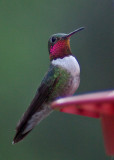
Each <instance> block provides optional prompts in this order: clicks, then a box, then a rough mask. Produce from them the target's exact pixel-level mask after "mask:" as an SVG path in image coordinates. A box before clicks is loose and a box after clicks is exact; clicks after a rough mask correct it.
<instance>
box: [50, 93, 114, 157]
mask: <svg viewBox="0 0 114 160" xmlns="http://www.w3.org/2000/svg"><path fill="white" fill-rule="evenodd" d="M52 108H53V109H55V110H59V111H60V112H65V113H70V114H76V115H82V116H88V117H93V118H100V119H101V125H102V130H103V136H104V144H105V148H106V153H107V154H108V155H114V90H112V91H105V92H97V93H91V94H84V95H78V96H72V97H68V98H63V99H59V100H57V101H55V102H53V103H52Z"/></svg>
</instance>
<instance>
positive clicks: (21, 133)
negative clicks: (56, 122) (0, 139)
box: [13, 106, 52, 144]
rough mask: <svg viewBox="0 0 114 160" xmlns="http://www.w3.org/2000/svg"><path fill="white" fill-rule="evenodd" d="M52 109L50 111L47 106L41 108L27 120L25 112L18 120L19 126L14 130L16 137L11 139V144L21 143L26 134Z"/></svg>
mask: <svg viewBox="0 0 114 160" xmlns="http://www.w3.org/2000/svg"><path fill="white" fill-rule="evenodd" d="M51 111H52V109H50V108H49V107H47V106H43V107H42V109H41V110H40V111H38V112H36V113H34V114H33V115H32V116H31V117H30V118H29V119H28V117H27V116H25V115H26V112H25V114H24V116H23V117H22V120H20V122H19V125H18V126H17V128H16V135H15V137H14V139H13V144H15V143H17V142H19V141H21V140H22V139H23V138H24V137H25V136H26V135H28V133H29V132H30V131H31V130H32V129H33V128H34V127H35V126H36V125H37V124H38V123H39V122H40V121H41V120H43V119H44V118H46V117H47V116H48V115H49V114H50V113H51ZM24 117H25V118H26V119H25V118H24Z"/></svg>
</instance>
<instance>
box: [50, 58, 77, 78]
mask: <svg viewBox="0 0 114 160" xmlns="http://www.w3.org/2000/svg"><path fill="white" fill-rule="evenodd" d="M52 64H53V65H58V66H61V67H62V68H64V69H66V70H67V71H68V72H69V73H70V74H71V75H72V76H73V77H76V76H79V74H80V66H79V64H78V61H77V60H76V58H75V57H73V56H67V57H64V58H62V59H61V58H58V59H56V60H53V61H52Z"/></svg>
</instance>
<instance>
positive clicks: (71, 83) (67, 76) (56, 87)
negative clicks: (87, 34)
mask: <svg viewBox="0 0 114 160" xmlns="http://www.w3.org/2000/svg"><path fill="white" fill-rule="evenodd" d="M83 29H84V27H80V28H78V29H76V30H74V31H73V32H70V33H69V34H65V33H57V34H53V35H52V36H51V37H50V38H49V40H48V51H49V58H50V65H49V69H48V72H47V73H46V74H45V76H44V78H43V80H42V82H41V84H40V86H39V88H38V89H37V92H36V94H35V96H34V98H33V100H32V102H31V104H30V105H29V107H28V109H27V110H26V112H25V113H24V115H23V116H22V118H21V119H20V121H19V122H18V124H17V127H16V135H15V137H14V139H13V142H12V143H13V144H14V143H17V142H19V141H21V140H22V139H23V138H24V137H25V136H26V135H28V133H29V132H30V131H31V130H32V129H33V128H34V127H35V126H36V125H37V124H39V122H40V121H41V120H43V119H44V118H46V117H47V116H48V115H49V114H50V113H51V112H52V109H51V107H50V105H51V103H52V102H53V101H55V100H57V99H59V98H63V97H66V96H71V95H73V94H74V93H75V91H76V90H77V88H78V87H79V84H80V66H79V64H78V61H77V59H76V58H75V57H74V56H73V55H72V52H71V48H70V37H71V36H72V35H74V34H76V33H77V32H79V31H81V30H83Z"/></svg>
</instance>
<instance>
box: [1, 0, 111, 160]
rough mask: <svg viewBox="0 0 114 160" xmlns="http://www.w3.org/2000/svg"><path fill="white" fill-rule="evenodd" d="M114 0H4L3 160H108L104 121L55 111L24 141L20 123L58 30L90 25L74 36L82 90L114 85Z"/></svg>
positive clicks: (2, 78)
mask: <svg viewBox="0 0 114 160" xmlns="http://www.w3.org/2000/svg"><path fill="white" fill-rule="evenodd" d="M113 16H114V4H113V1H111V0H99V1H98V0H86V1H85V0H77V1H76V0H70V1H65V0H54V1H53V0H48V1H44V0H32V1H31V0H28V1H27V0H18V1H15V0H10V1H9V0H0V160H25V159H26V160H76V159H77V160H85V159H86V160H91V159H92V160H97V159H102V160H107V159H109V157H107V156H106V153H105V150H104V144H103V137H102V131H101V126H100V121H99V120H96V119H92V118H85V117H81V116H74V115H69V114H64V113H59V112H54V113H53V114H51V115H50V116H49V117H48V118H47V119H45V120H44V121H42V123H40V125H39V126H37V127H36V128H35V129H34V130H33V131H32V132H31V133H30V134H29V135H28V136H27V137H26V138H25V139H24V141H22V142H20V143H18V144H16V145H12V144H11V142H12V139H13V136H14V134H15V131H14V129H15V127H16V124H17V122H18V120H19V119H20V117H21V115H22V113H23V112H24V111H25V110H26V108H27V107H28V105H29V103H30V101H31V100H32V98H33V96H34V94H35V92H36V89H37V87H38V85H39V84H40V82H41V80H42V78H43V76H44V74H45V72H46V71H47V69H48V65H49V55H48V49H47V41H48V38H49V36H50V35H52V34H53V33H58V32H64V33H68V32H71V31H73V30H74V29H77V28H78V27H80V26H85V27H86V29H85V30H84V31H82V32H80V33H78V34H77V35H75V36H73V37H72V39H71V48H72V53H73V54H74V55H75V56H76V57H77V59H78V61H79V63H80V66H81V83H80V87H79V89H78V91H77V92H76V93H77V94H81V93H86V92H93V91H101V90H108V89H113V87H114V46H113V40H114V23H113V20H114V19H113Z"/></svg>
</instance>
